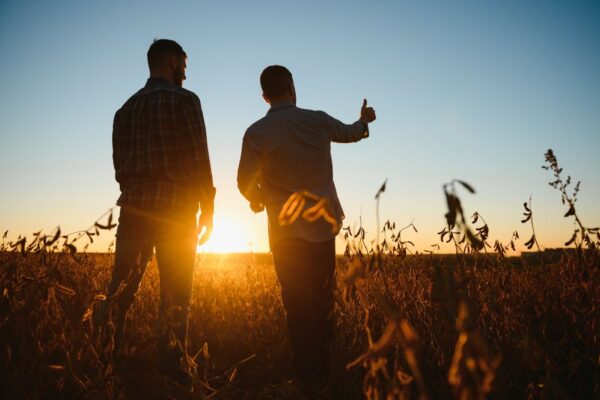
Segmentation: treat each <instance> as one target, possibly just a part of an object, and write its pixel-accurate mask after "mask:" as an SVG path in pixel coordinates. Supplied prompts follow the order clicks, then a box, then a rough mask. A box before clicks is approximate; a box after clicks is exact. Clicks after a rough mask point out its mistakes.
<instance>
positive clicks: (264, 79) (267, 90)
mask: <svg viewBox="0 0 600 400" xmlns="http://www.w3.org/2000/svg"><path fill="white" fill-rule="evenodd" d="M260 86H261V88H262V91H263V98H264V99H265V101H266V102H267V103H269V104H273V103H275V102H278V101H285V100H288V101H292V102H293V103H294V104H296V89H295V88H294V80H293V79H292V73H291V72H290V71H289V70H288V69H287V68H286V67H282V66H281V65H270V66H268V67H267V68H265V69H264V71H263V72H262V74H260Z"/></svg>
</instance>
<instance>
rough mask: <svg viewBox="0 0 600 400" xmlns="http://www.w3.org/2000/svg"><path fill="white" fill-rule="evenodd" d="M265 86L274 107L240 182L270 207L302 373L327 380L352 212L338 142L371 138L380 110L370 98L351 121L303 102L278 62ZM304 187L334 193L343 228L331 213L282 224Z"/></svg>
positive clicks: (260, 124)
mask: <svg viewBox="0 0 600 400" xmlns="http://www.w3.org/2000/svg"><path fill="white" fill-rule="evenodd" d="M260 84H261V87H262V90H263V98H264V99H265V101H266V102H267V103H269V105H270V106H271V107H270V109H269V111H268V112H267V115H266V116H265V117H263V118H261V119H260V120H258V121H257V122H255V123H254V124H252V125H251V126H250V127H249V128H248V130H247V131H246V133H245V135H244V141H243V146H242V154H241V159H240V164H239V169H238V187H239V189H240V191H241V193H242V194H243V195H244V197H246V199H248V201H249V202H250V207H251V208H252V210H253V211H254V212H260V211H262V210H263V209H264V207H265V206H266V208H267V214H268V219H269V241H270V246H271V251H272V252H273V261H274V264H275V270H276V272H277V277H278V279H279V282H280V284H281V289H282V298H283V305H284V307H285V310H286V313H287V322H288V331H289V335H290V340H291V344H292V348H293V351H294V360H293V367H294V369H295V372H296V375H297V378H298V379H299V380H300V381H303V382H309V383H322V382H324V381H326V380H327V379H328V375H329V349H328V347H329V346H328V343H329V341H330V339H331V338H332V337H333V320H332V312H333V289H334V270H335V236H336V234H337V231H339V226H341V221H342V219H343V218H344V215H343V210H342V207H341V205H340V202H339V199H338V196H337V193H336V189H335V185H334V183H333V169H332V162H331V142H340V143H349V142H357V141H359V140H361V139H364V138H366V137H368V136H369V131H368V123H369V122H372V121H373V120H375V111H374V110H373V109H372V108H370V107H367V105H366V100H364V102H363V107H362V109H361V113H360V119H359V120H358V121H356V122H355V123H353V124H351V125H346V124H343V123H342V122H340V121H338V120H336V119H335V118H333V117H330V116H329V115H327V114H326V113H324V112H322V111H312V110H305V109H301V108H298V107H296V91H295V88H294V82H293V80H292V74H291V73H290V72H289V71H288V70H287V69H286V68H285V67H282V66H278V65H273V66H270V67H267V68H266V69H265V70H264V71H263V72H262V74H261V76H260ZM303 190H306V191H308V192H311V193H313V194H316V195H317V196H319V197H321V198H326V199H327V202H328V205H329V208H330V212H331V213H332V215H333V216H334V217H335V218H336V220H337V221H338V228H337V231H332V228H331V225H330V224H328V223H327V222H325V221H324V220H323V219H319V220H317V221H315V222H312V223H310V222H308V221H305V220H303V219H301V218H300V219H298V220H297V221H296V222H294V223H293V224H291V225H287V226H280V225H279V224H278V215H279V213H280V211H281V208H282V205H283V204H284V203H285V202H286V200H287V199H288V198H289V197H290V195H291V194H292V193H294V192H297V191H303Z"/></svg>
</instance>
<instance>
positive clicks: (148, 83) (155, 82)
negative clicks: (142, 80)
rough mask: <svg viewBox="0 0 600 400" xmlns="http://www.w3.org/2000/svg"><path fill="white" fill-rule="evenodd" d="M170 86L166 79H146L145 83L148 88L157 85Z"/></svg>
mask: <svg viewBox="0 0 600 400" xmlns="http://www.w3.org/2000/svg"><path fill="white" fill-rule="evenodd" d="M161 83H162V84H164V83H167V84H172V83H171V82H169V81H168V80H167V79H165V78H161V77H152V76H151V77H150V78H148V80H147V81H146V87H148V86H154V85H158V84H161Z"/></svg>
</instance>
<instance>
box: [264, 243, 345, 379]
mask: <svg viewBox="0 0 600 400" xmlns="http://www.w3.org/2000/svg"><path fill="white" fill-rule="evenodd" d="M272 251H273V262H274V264H275V271H276V273H277V278H278V279H279V283H280V284H281V296H282V300H283V306H284V308H285V311H286V314H287V325H288V332H289V336H290V342H291V345H292V349H293V351H294V360H293V363H292V365H293V367H294V370H295V372H296V375H297V376H298V378H299V379H300V380H302V381H313V380H326V379H327V378H328V376H329V346H328V345H329V342H330V340H331V339H332V338H333V331H334V320H333V304H334V303H333V290H334V287H335V280H334V272H335V239H332V240H328V241H326V242H319V243H311V242H308V241H306V240H303V239H300V238H287V239H282V240H281V241H279V242H277V243H276V244H275V245H274V246H273V248H272Z"/></svg>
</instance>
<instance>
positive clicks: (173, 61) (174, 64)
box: [169, 55, 179, 70]
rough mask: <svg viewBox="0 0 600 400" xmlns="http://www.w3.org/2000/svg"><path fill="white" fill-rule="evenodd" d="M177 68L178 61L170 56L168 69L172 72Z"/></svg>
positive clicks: (173, 56) (175, 57)
mask: <svg viewBox="0 0 600 400" xmlns="http://www.w3.org/2000/svg"><path fill="white" fill-rule="evenodd" d="M178 66H179V60H178V58H177V56H175V55H172V56H170V57H169V67H171V69H172V70H176V69H177V67H178Z"/></svg>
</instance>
